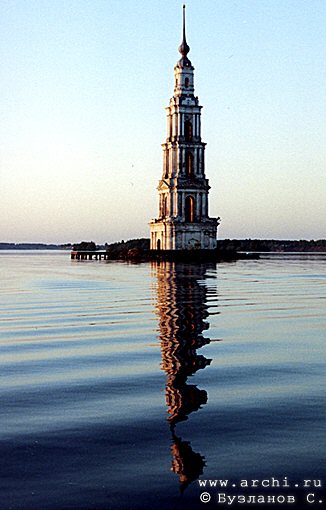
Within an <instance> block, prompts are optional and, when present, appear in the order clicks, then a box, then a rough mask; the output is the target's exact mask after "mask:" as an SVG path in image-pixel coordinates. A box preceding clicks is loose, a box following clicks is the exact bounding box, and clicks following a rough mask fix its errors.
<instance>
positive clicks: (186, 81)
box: [185, 78, 189, 89]
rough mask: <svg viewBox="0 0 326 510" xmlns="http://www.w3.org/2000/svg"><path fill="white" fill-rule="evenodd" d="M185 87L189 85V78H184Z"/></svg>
mask: <svg viewBox="0 0 326 510" xmlns="http://www.w3.org/2000/svg"><path fill="white" fill-rule="evenodd" d="M185 87H186V89H187V88H188V87H189V78H185Z"/></svg>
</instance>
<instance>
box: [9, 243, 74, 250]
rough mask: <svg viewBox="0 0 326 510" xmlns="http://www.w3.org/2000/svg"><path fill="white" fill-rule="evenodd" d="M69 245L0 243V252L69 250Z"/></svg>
mask: <svg viewBox="0 0 326 510" xmlns="http://www.w3.org/2000/svg"><path fill="white" fill-rule="evenodd" d="M71 246H72V245H71V244H70V243H68V244H45V243H0V250H70V249H71Z"/></svg>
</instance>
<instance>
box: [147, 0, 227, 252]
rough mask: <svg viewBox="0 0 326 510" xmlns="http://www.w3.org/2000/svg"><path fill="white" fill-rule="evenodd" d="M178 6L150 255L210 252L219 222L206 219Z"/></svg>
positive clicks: (197, 115) (197, 125)
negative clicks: (178, 39) (177, 56)
mask: <svg viewBox="0 0 326 510" xmlns="http://www.w3.org/2000/svg"><path fill="white" fill-rule="evenodd" d="M189 51H190V48H189V46H188V44H187V41H186V26H185V6H183V31H182V42H181V45H180V46H179V52H180V53H181V58H180V60H179V61H178V62H177V64H176V65H175V67H174V93H173V97H172V98H171V99H170V104H169V106H168V107H167V108H166V113H167V138H166V141H165V143H163V144H162V147H163V174H162V178H161V180H160V181H159V185H158V188H157V189H158V195H159V214H158V218H156V219H154V220H152V221H151V222H150V234H151V250H194V249H200V250H214V249H215V248H216V244H217V243H216V236H217V226H218V225H219V218H210V217H209V215H208V192H209V189H210V186H209V184H208V179H207V178H206V175H205V158H204V155H205V145H206V144H205V143H204V142H202V139H201V108H202V107H201V106H200V105H199V101H198V97H196V96H195V95H194V92H195V89H194V67H193V65H192V63H191V62H190V60H189V58H188V56H187V55H188V53H189Z"/></svg>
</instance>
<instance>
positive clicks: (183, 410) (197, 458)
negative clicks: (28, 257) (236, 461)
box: [155, 262, 211, 491]
mask: <svg viewBox="0 0 326 510" xmlns="http://www.w3.org/2000/svg"><path fill="white" fill-rule="evenodd" d="M155 269H156V273H157V281H158V290H157V297H158V299H157V310H158V313H159V317H160V340H161V350H162V369H163V370H164V371H165V372H166V374H167V382H166V404H167V407H168V414H169V416H168V421H169V423H170V429H171V433H172V441H173V443H172V446H171V450H172V455H173V461H172V470H173V471H174V472H175V473H177V474H178V475H179V477H180V482H181V490H182V491H183V490H184V489H185V488H186V487H187V486H188V485H189V484H190V483H191V482H192V481H194V480H196V479H197V478H198V477H199V476H200V475H201V474H202V473H203V468H204V466H205V461H204V457H202V456H201V455H200V454H199V453H195V452H194V451H193V450H192V448H191V445H190V443H189V442H188V441H183V440H182V439H181V438H179V437H177V435H176V433H175V426H176V424H177V423H178V422H180V421H184V420H187V419H188V416H189V414H190V413H192V412H194V411H197V410H198V409H200V407H201V406H202V405H204V404H206V402H207V393H206V391H205V390H201V389H199V388H197V386H196V385H194V384H187V378H188V377H189V376H190V375H193V374H195V372H197V370H199V369H201V368H205V367H206V366H207V365H209V364H210V362H211V360H210V359H207V358H205V357H204V356H203V355H200V354H197V350H198V349H200V348H201V347H202V346H203V345H205V344H208V343H209V342H210V340H209V339H208V338H204V337H203V335H202V332H203V331H204V330H206V329H208V324H207V322H205V319H206V318H207V316H208V312H207V305H206V301H207V296H206V295H207V288H206V286H205V284H204V282H203V284H200V280H203V279H204V278H205V274H206V270H207V265H199V264H198V265H188V264H181V263H173V262H163V263H161V264H160V265H155Z"/></svg>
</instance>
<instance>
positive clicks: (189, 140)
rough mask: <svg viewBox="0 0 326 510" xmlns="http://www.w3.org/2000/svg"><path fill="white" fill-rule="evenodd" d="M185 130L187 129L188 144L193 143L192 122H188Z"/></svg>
mask: <svg viewBox="0 0 326 510" xmlns="http://www.w3.org/2000/svg"><path fill="white" fill-rule="evenodd" d="M184 128H185V139H186V142H191V140H192V123H191V122H190V120H186V122H185V125H184Z"/></svg>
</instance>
